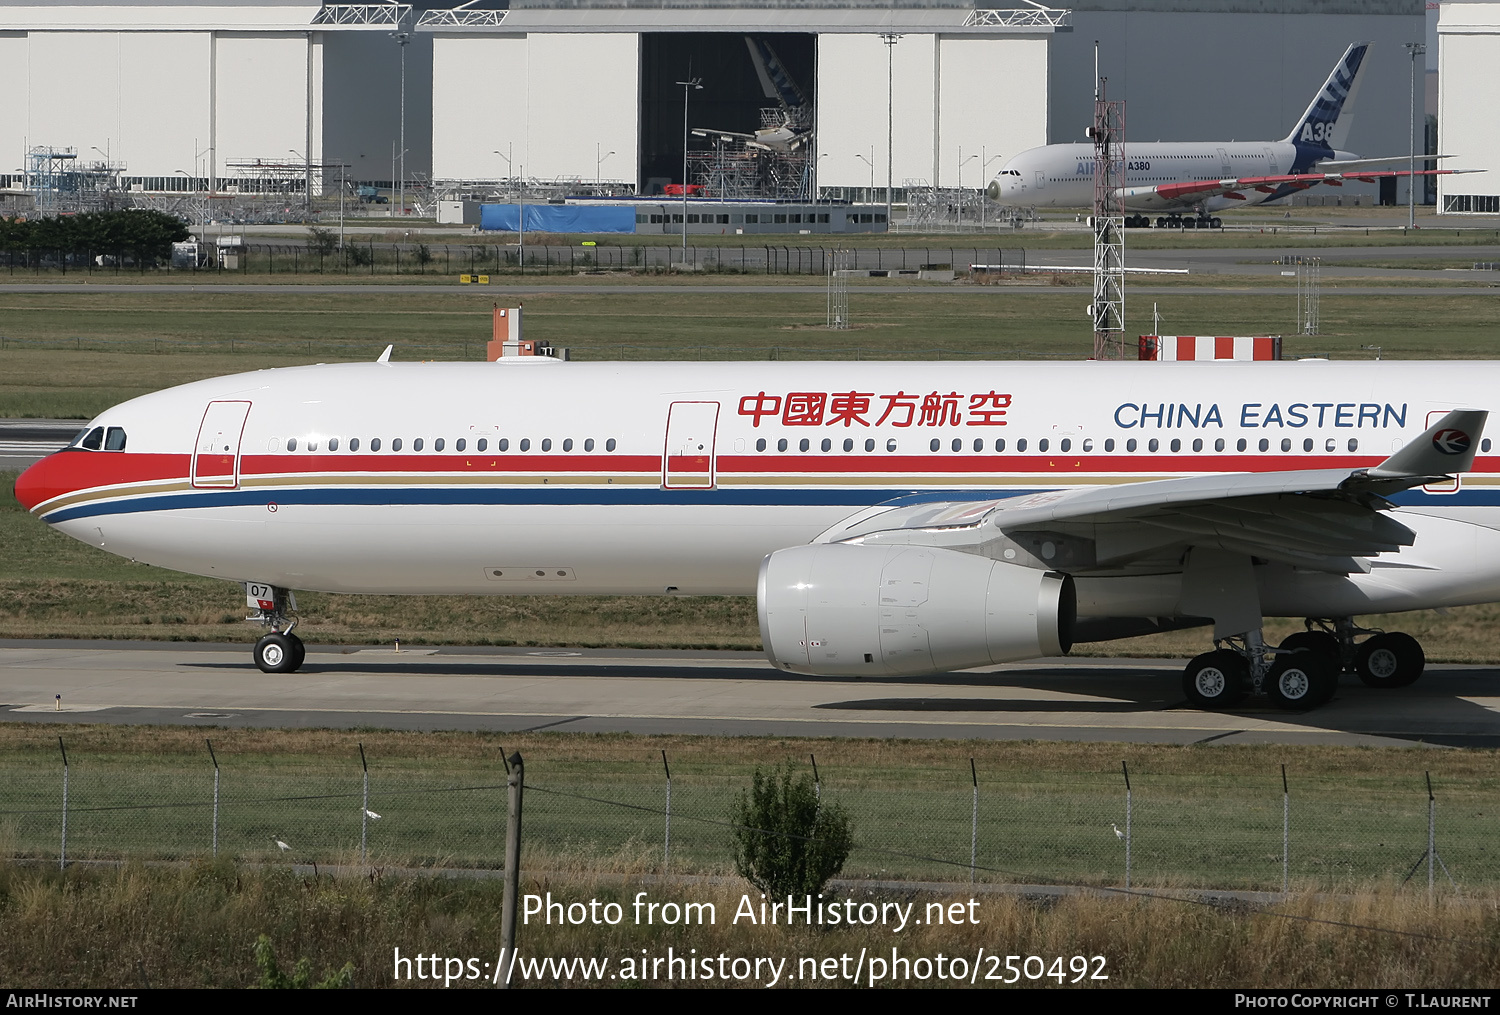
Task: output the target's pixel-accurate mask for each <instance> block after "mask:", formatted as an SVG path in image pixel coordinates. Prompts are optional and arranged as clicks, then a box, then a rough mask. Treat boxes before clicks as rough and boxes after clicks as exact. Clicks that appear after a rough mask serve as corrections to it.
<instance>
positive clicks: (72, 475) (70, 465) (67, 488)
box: [15, 451, 84, 511]
mask: <svg viewBox="0 0 1500 1015" xmlns="http://www.w3.org/2000/svg"><path fill="white" fill-rule="evenodd" d="M80 457H81V456H80V454H79V453H78V452H76V451H58V452H56V453H54V454H50V455H48V456H47V457H46V458H43V459H42V460H41V461H40V462H37V463H36V464H34V465H32V466H31V467H30V468H28V469H27V470H26V471H25V472H23V473H21V475H19V476H18V477H16V489H15V493H16V500H18V501H20V502H21V506H22V507H23V508H25V509H26V510H27V511H35V510H36V508H37V506H38V505H41V504H45V503H47V502H48V501H50V500H53V499H55V498H57V497H60V496H62V495H63V494H65V493H69V492H71V491H73V490H77V489H79V488H80V487H81V486H83V485H84V484H83V483H82V482H81V477H80V475H79V473H78V468H77V466H78V464H79V462H78V459H79V458H80Z"/></svg>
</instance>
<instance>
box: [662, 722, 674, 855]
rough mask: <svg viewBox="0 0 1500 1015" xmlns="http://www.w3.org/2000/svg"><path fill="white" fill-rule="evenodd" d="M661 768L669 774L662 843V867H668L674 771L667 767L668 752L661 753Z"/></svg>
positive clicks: (670, 850) (670, 848) (670, 845)
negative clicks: (665, 821)
mask: <svg viewBox="0 0 1500 1015" xmlns="http://www.w3.org/2000/svg"><path fill="white" fill-rule="evenodd" d="M661 768H662V771H663V772H666V773H667V828H666V834H665V835H664V836H663V837H662V843H661V865H662V867H666V865H667V861H668V858H669V857H670V855H671V852H672V770H671V769H670V768H668V767H667V752H666V751H662V752H661Z"/></svg>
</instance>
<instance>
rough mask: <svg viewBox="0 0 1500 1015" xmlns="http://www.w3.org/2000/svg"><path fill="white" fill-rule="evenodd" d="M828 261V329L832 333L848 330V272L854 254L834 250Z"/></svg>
mask: <svg viewBox="0 0 1500 1015" xmlns="http://www.w3.org/2000/svg"><path fill="white" fill-rule="evenodd" d="M832 253H833V256H832V257H830V258H829V259H828V327H829V328H830V329H831V330H833V331H847V330H848V329H849V270H850V269H851V268H852V267H853V266H854V252H853V251H851V250H835V251H833V252H832Z"/></svg>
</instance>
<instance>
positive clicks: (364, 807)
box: [359, 744, 370, 863]
mask: <svg viewBox="0 0 1500 1015" xmlns="http://www.w3.org/2000/svg"><path fill="white" fill-rule="evenodd" d="M359 767H360V768H362V769H364V772H365V788H364V794H363V796H362V797H361V800H360V805H359V862H360V863H364V862H365V856H366V855H367V854H366V852H365V843H366V842H367V841H368V840H367V835H368V832H369V828H370V763H369V762H367V761H366V760H365V745H364V744H360V745H359Z"/></svg>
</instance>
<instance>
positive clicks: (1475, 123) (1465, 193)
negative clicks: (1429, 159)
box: [1437, 0, 1500, 215]
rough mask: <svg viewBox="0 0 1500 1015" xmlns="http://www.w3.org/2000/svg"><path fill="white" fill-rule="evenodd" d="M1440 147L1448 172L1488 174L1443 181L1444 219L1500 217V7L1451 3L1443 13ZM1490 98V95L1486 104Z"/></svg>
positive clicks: (1482, 0) (1480, 1)
mask: <svg viewBox="0 0 1500 1015" xmlns="http://www.w3.org/2000/svg"><path fill="white" fill-rule="evenodd" d="M1437 30H1438V144H1439V147H1440V148H1441V149H1442V151H1443V153H1444V154H1445V155H1452V156H1453V157H1452V158H1451V159H1446V160H1444V168H1453V169H1482V170H1484V172H1480V173H1472V174H1464V175H1456V176H1440V177H1438V211H1439V212H1440V213H1442V214H1459V215H1475V214H1487V215H1497V214H1500V121H1497V120H1496V118H1495V112H1494V108H1493V107H1492V106H1491V105H1490V102H1491V101H1493V99H1494V97H1495V95H1496V92H1497V89H1500V71H1497V69H1496V68H1500V3H1497V2H1495V0H1475V2H1463V3H1458V2H1454V0H1447V2H1445V3H1444V4H1443V5H1442V7H1441V9H1440V10H1439V12H1438V28H1437ZM1485 96H1489V97H1490V98H1489V99H1486V98H1485Z"/></svg>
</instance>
